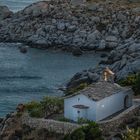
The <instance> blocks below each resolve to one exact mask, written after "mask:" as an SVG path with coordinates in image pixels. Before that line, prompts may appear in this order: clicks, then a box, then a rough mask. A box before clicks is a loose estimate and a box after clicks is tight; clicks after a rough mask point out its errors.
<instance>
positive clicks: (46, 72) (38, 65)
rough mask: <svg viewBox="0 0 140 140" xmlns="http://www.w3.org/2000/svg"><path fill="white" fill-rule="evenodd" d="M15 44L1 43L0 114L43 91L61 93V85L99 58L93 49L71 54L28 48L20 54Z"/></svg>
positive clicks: (91, 65)
mask: <svg viewBox="0 0 140 140" xmlns="http://www.w3.org/2000/svg"><path fill="white" fill-rule="evenodd" d="M18 47H19V44H13V43H5V44H3V43H0V117H3V116H4V115H6V114H7V113H8V112H11V111H14V110H15V107H16V105H17V104H18V103H24V102H28V101H31V100H39V99H41V98H42V97H43V96H46V95H49V96H61V95H62V92H60V91H59V90H58V88H59V87H60V86H61V85H63V84H64V83H66V82H67V81H68V80H69V79H70V78H71V77H72V76H73V75H74V74H75V73H76V72H79V71H82V70H83V69H87V68H90V67H95V66H96V65H97V63H98V62H99V61H100V60H101V58H100V55H99V54H93V53H92V54H89V53H87V54H84V55H82V56H81V57H74V56H72V55H71V54H70V53H66V52H60V51H47V50H38V49H29V51H28V53H27V54H22V53H20V52H19V49H18Z"/></svg>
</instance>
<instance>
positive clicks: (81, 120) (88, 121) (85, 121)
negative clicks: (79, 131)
mask: <svg viewBox="0 0 140 140" xmlns="http://www.w3.org/2000/svg"><path fill="white" fill-rule="evenodd" d="M90 122H91V121H90V120H87V119H84V118H78V121H77V123H78V124H86V123H90Z"/></svg>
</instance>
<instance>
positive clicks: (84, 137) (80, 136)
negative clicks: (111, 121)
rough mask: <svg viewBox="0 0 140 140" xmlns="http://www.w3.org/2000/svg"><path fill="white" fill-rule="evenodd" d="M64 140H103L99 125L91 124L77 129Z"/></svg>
mask: <svg viewBox="0 0 140 140" xmlns="http://www.w3.org/2000/svg"><path fill="white" fill-rule="evenodd" d="M63 140H103V138H102V133H101V130H100V129H99V126H98V124H96V123H95V122H90V123H89V124H88V125H87V126H82V127H81V128H78V129H76V130H75V131H73V132H72V133H71V134H69V135H66V136H65V137H64V139H63Z"/></svg>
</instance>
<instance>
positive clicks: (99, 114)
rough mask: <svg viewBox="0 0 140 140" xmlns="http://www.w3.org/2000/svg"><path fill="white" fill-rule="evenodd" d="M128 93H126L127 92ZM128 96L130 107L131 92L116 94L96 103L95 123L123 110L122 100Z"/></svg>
mask: <svg viewBox="0 0 140 140" xmlns="http://www.w3.org/2000/svg"><path fill="white" fill-rule="evenodd" d="M127 92H128V91H127ZM127 95H128V96H129V106H131V105H132V92H131V91H130V92H128V93H127V94H126V93H122V92H120V93H116V94H113V95H112V96H109V97H107V98H104V99H103V100H100V101H99V102H97V105H96V107H97V108H96V121H99V120H102V119H104V118H106V117H108V116H110V115H112V114H114V113H116V112H118V111H120V110H122V109H124V98H125V97H126V96H127Z"/></svg>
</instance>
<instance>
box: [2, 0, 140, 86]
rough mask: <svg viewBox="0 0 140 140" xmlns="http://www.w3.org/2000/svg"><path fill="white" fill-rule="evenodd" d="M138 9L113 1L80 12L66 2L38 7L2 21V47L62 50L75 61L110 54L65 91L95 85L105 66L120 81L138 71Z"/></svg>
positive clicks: (84, 5)
mask: <svg viewBox="0 0 140 140" xmlns="http://www.w3.org/2000/svg"><path fill="white" fill-rule="evenodd" d="M139 4H140V3H136V4H135V5H132V7H131V5H130V4H128V5H121V4H120V3H119V2H118V3H116V1H115V0H114V1H105V2H99V3H90V4H89V3H82V4H81V5H78V6H77V5H71V2H70V0H65V1H64V0H51V1H41V2H37V3H34V4H32V5H30V6H28V7H26V8H25V9H24V10H21V11H19V12H17V13H15V14H13V15H12V16H6V17H5V18H4V19H3V20H1V21H0V41H14V42H15V41H16V42H17V41H20V42H25V43H27V44H30V45H32V46H33V47H36V48H48V47H51V48H61V49H63V50H67V51H71V52H72V53H73V55H77V56H79V55H81V54H82V53H83V52H84V51H85V50H96V51H102V50H109V51H111V52H110V54H109V57H108V59H107V60H105V61H102V62H100V65H99V67H98V68H96V69H90V70H84V71H83V72H80V73H78V74H76V75H75V76H74V77H73V78H72V79H71V81H70V82H69V83H68V87H70V86H72V85H77V84H80V83H82V82H87V83H91V82H94V81H96V80H98V79H99V77H100V75H101V72H102V69H103V68H104V67H105V66H106V65H109V67H110V68H111V69H112V70H113V71H114V72H115V73H116V80H119V79H122V78H125V77H126V76H127V75H128V74H130V73H135V72H138V71H139V70H140V57H139V56H140V50H139V48H140V46H139V44H140V9H139ZM6 11H8V10H6Z"/></svg>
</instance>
